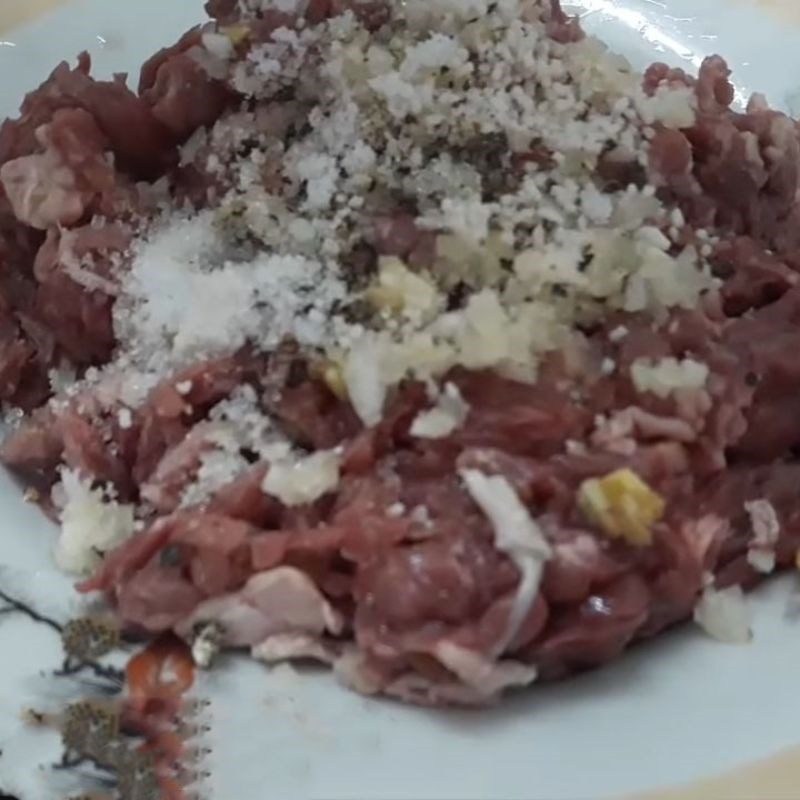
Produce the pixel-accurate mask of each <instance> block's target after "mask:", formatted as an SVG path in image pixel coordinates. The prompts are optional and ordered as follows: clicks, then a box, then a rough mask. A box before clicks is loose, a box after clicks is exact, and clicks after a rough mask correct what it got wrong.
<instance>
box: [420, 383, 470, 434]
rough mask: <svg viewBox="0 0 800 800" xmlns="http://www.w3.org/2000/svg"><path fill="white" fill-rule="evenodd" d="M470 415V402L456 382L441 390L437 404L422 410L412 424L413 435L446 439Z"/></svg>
mask: <svg viewBox="0 0 800 800" xmlns="http://www.w3.org/2000/svg"><path fill="white" fill-rule="evenodd" d="M468 415H469V404H468V403H467V402H466V401H465V400H464V398H463V397H462V396H461V392H460V391H459V390H458V387H457V386H456V385H455V384H454V383H448V384H446V385H445V387H444V390H443V391H441V392H439V394H438V397H437V398H436V405H435V406H433V408H430V409H428V410H427V411H421V412H420V413H419V414H418V415H417V417H416V419H415V420H414V422H413V423H412V424H411V435H412V436H416V437H417V438H420V439H444V438H445V437H447V436H449V435H450V434H451V433H453V431H455V430H457V429H458V428H460V427H461V426H462V425H463V424H464V421H465V420H466V419H467V416H468Z"/></svg>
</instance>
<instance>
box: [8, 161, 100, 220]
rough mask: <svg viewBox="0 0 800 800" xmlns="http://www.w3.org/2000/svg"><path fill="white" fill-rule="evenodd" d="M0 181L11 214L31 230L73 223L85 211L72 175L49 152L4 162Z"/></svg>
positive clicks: (84, 200)
mask: <svg viewBox="0 0 800 800" xmlns="http://www.w3.org/2000/svg"><path fill="white" fill-rule="evenodd" d="M0 182H1V183H2V184H3V188H4V189H5V193H6V197H8V200H9V202H10V203H11V207H12V208H13V210H14V215H15V216H16V217H17V219H18V220H19V221H20V222H25V223H27V224H28V225H30V226H31V227H32V228H37V229H39V230H42V231H44V230H47V229H48V228H50V227H53V226H55V225H70V224H73V223H75V222H77V221H78V220H79V219H80V218H81V217H82V216H83V213H84V211H85V209H86V199H85V196H84V194H83V193H82V192H80V191H79V190H78V189H77V188H76V186H75V175H74V173H73V172H72V170H71V169H69V167H66V166H64V165H63V164H62V163H61V162H60V160H59V159H58V157H57V156H56V155H55V154H53V153H51V152H50V151H48V152H46V153H42V154H36V155H31V156H22V157H21V158H15V159H14V160H13V161H8V162H6V163H5V164H3V166H2V167H0Z"/></svg>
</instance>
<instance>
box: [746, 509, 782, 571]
mask: <svg viewBox="0 0 800 800" xmlns="http://www.w3.org/2000/svg"><path fill="white" fill-rule="evenodd" d="M744 508H745V511H747V513H748V514H749V516H750V526H751V527H752V529H753V538H752V539H751V540H750V544H749V546H748V548H747V561H748V562H749V564H750V565H751V566H752V567H753V568H754V569H756V570H757V571H758V572H761V573H764V574H769V573H771V572H773V571H774V570H775V545H776V544H777V543H778V539H779V538H780V535H781V524H780V521H779V520H778V515H777V513H776V512H775V507H774V506H773V505H772V503H770V502H769V501H768V500H751V501H750V502H748V503H745V504H744Z"/></svg>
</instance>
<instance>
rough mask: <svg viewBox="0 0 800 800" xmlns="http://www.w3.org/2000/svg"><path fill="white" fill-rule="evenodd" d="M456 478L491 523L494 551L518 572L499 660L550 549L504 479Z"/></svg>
mask: <svg viewBox="0 0 800 800" xmlns="http://www.w3.org/2000/svg"><path fill="white" fill-rule="evenodd" d="M460 475H461V478H462V480H463V481H464V484H465V485H466V487H467V490H468V491H469V493H470V495H471V496H472V499H473V500H474V501H475V503H476V504H477V505H478V506H479V508H480V509H481V511H483V513H484V514H485V515H486V517H487V518H488V519H489V521H490V522H491V523H492V527H493V528H494V536H495V547H496V548H497V549H498V550H500V551H501V552H503V553H506V554H507V555H508V557H509V558H511V560H512V561H513V562H514V563H515V564H516V566H517V569H519V572H520V581H519V586H518V587H517V596H516V598H515V600H514V604H513V605H512V607H511V613H510V614H509V618H508V625H507V627H506V631H505V633H504V634H503V636H502V637H501V639H500V641H499V642H498V644H497V646H496V648H495V655H496V656H500V655H502V654H503V652H504V651H505V650H506V648H507V647H508V646H509V644H510V643H511V642H512V641H513V640H514V638H515V637H516V635H517V633H519V630H520V628H521V627H522V624H523V623H524V621H525V619H526V617H527V616H528V614H529V612H530V610H531V608H532V607H533V604H534V602H535V600H536V596H537V594H538V592H539V584H540V583H541V580H542V574H543V572H544V565H545V563H546V562H547V561H548V560H549V559H550V558H552V555H553V549H552V547H551V546H550V543H549V542H548V541H547V539H546V538H545V535H544V533H543V532H542V529H541V528H540V527H539V524H538V523H537V522H536V521H535V520H534V519H533V517H531V515H530V514H529V513H528V509H527V508H525V506H524V505H523V504H522V502H521V500H520V499H519V497H518V496H517V493H516V492H515V491H514V488H513V487H512V486H511V484H510V483H509V482H508V481H507V480H506V479H505V478H504V477H502V476H500V475H492V476H489V475H485V474H484V473H483V472H480V471H478V470H474V469H464V470H461V471H460Z"/></svg>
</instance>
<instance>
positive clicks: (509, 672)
mask: <svg viewBox="0 0 800 800" xmlns="http://www.w3.org/2000/svg"><path fill="white" fill-rule="evenodd" d="M435 655H436V656H437V658H438V659H439V661H440V662H441V663H442V664H443V665H444V666H445V667H447V668H448V669H449V670H450V671H451V672H452V673H453V674H454V675H455V676H456V677H457V678H458V680H457V681H449V682H443V681H434V680H431V679H430V678H426V677H425V676H424V675H420V674H418V673H414V672H409V673H406V674H405V675H401V676H400V677H399V678H395V679H393V680H392V681H390V682H389V683H388V684H386V685H385V686H383V688H382V689H381V691H382V692H383V693H384V694H387V695H389V696H390V697H397V698H398V699H400V700H403V701H405V702H409V703H417V704H420V705H430V706H438V705H460V706H484V705H488V704H490V703H492V702H494V701H495V700H497V699H498V698H499V697H500V696H501V695H502V694H503V692H505V691H506V690H508V689H521V688H524V687H526V686H530V684H531V683H533V682H534V681H535V680H536V669H535V668H534V667H532V666H530V665H528V664H521V663H520V662H518V661H493V660H491V659H488V658H485V657H484V656H482V655H481V654H480V653H476V652H475V651H473V650H467V649H466V648H464V647H461V646H459V645H456V644H454V643H453V642H448V641H443V642H440V643H439V644H438V645H437V646H436V648H435ZM351 685H352V684H351Z"/></svg>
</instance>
